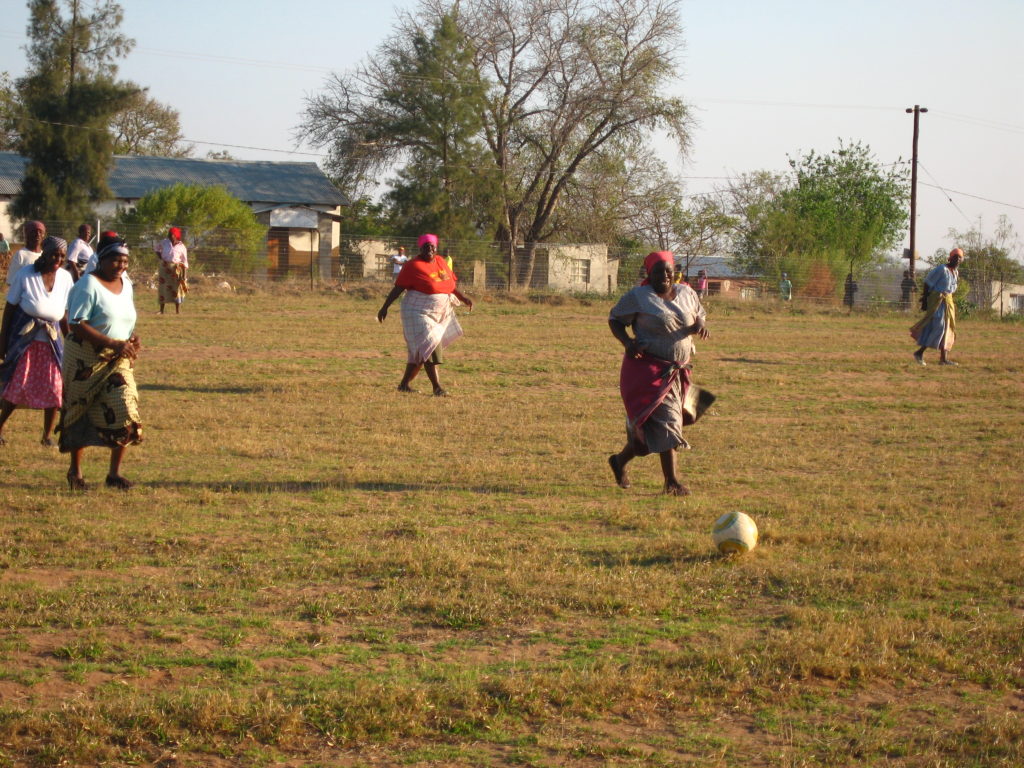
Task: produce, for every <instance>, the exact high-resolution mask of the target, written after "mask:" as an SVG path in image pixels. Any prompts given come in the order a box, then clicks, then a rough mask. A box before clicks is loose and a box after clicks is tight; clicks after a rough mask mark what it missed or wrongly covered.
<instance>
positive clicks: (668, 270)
mask: <svg viewBox="0 0 1024 768" xmlns="http://www.w3.org/2000/svg"><path fill="white" fill-rule="evenodd" d="M418 245H419V253H418V254H417V256H416V258H414V259H411V260H410V261H408V262H407V263H406V264H405V265H404V266H403V267H402V269H401V271H400V272H399V273H398V275H397V277H396V278H395V286H394V288H392V289H391V292H390V293H389V294H388V296H387V298H386V299H385V300H384V304H383V306H381V308H380V311H379V312H378V313H377V320H378V321H379V322H384V320H385V318H386V317H387V314H388V307H390V306H391V304H392V302H394V301H395V299H397V298H398V297H399V296H401V295H402V294H403V293H404V294H405V296H404V298H403V299H402V331H403V334H404V336H405V342H406V348H407V351H408V357H407V359H406V366H405V372H404V374H403V376H402V380H401V382H399V384H398V389H399V391H401V392H411V391H413V390H412V389H411V387H410V383H411V382H412V380H413V379H414V378H415V377H416V375H417V374H418V373H419V371H420V370H421V369H422V368H425V369H426V371H427V377H428V378H429V379H430V383H431V384H432V385H433V388H434V394H435V395H437V396H440V397H443V396H446V395H447V392H446V391H445V390H444V389H443V388H442V387H441V383H440V381H439V379H438V374H437V366H438V365H439V364H440V363H441V350H442V349H444V348H445V347H446V346H448V344H450V343H451V342H453V341H455V339H457V338H459V337H460V336H461V335H462V328H461V326H460V325H459V322H458V320H457V319H456V317H455V312H454V308H455V307H456V306H458V305H459V304H460V303H461V304H465V305H467V306H468V307H470V309H472V306H473V302H472V301H470V299H468V298H467V297H466V296H464V295H463V294H462V293H460V292H459V290H458V289H457V287H456V286H457V280H456V277H455V275H454V274H453V273H452V270H451V268H450V267H448V265H447V264H446V263H445V260H444V259H442V258H441V257H439V256H438V255H437V245H438V241H437V237H436V236H435V235H430V234H428V235H423V236H421V237H420V238H419V243H418ZM675 271H676V270H675V259H674V257H673V255H672V253H671V252H670V251H657V252H655V253H651V254H650V255H648V256H647V258H646V259H645V261H644V275H645V278H644V280H643V282H642V283H641V284H640V285H639V286H637V287H635V288H633V289H632V290H631V291H629V292H628V293H626V294H625V295H624V296H623V297H622V298H621V299H619V302H618V303H617V304H616V305H615V306H614V307H613V308H612V311H611V316H610V317H609V320H608V325H609V327H610V328H611V332H612V335H613V336H614V337H615V338H616V339H617V340H618V341H619V343H620V344H622V346H623V347H624V349H625V355H624V356H623V359H622V367H621V372H620V377H619V388H620V393H621V395H622V400H623V403H624V405H625V406H626V444H625V446H624V447H623V449H622V450H621V451H619V452H618V453H615V454H612V455H611V456H609V457H608V464H609V466H610V467H611V471H612V475H613V476H614V478H615V482H616V483H617V484H618V485H619V487H621V488H629V487H630V482H629V475H628V472H627V465H628V464H629V462H630V461H632V460H633V459H634V458H635V457H637V456H646V455H648V454H650V453H657V454H658V455H659V456H660V458H661V469H662V473H663V475H664V478H665V485H664V490H665V493H667V494H671V495H685V494H687V493H689V490H688V489H687V488H686V486H685V485H683V484H682V482H680V480H679V476H678V470H677V467H676V465H677V454H678V451H679V449H680V448H688V447H689V445H688V444H687V442H686V440H685V439H684V438H683V435H682V429H683V427H684V426H686V425H689V424H692V423H694V422H695V421H696V420H697V419H698V418H700V416H701V414H702V413H703V412H704V411H705V410H706V409H707V407H708V406H709V405H710V404H711V403H712V402H713V401H714V396H713V395H711V394H710V393H709V392H707V391H706V390H701V389H700V388H699V387H696V386H694V385H693V383H692V381H691V376H690V370H691V364H690V357H691V355H692V354H693V338H694V337H697V338H700V339H707V338H708V337H709V335H710V334H709V332H708V329H707V326H706V325H705V319H706V314H705V311H704V308H703V307H702V306H701V303H700V298H699V297H698V295H697V293H696V292H695V291H694V290H693V289H692V288H690V286H689V285H687V284H686V283H679V282H676V280H675ZM630 329H632V335H630Z"/></svg>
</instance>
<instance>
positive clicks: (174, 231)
mask: <svg viewBox="0 0 1024 768" xmlns="http://www.w3.org/2000/svg"><path fill="white" fill-rule="evenodd" d="M167 236H168V237H173V238H175V239H176V240H181V230H180V229H178V227H171V228H170V229H169V230H167Z"/></svg>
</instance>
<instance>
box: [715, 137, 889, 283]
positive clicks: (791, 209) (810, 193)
mask: <svg viewBox="0 0 1024 768" xmlns="http://www.w3.org/2000/svg"><path fill="white" fill-rule="evenodd" d="M789 164H790V167H791V168H792V174H791V175H789V176H783V175H780V174H772V173H769V172H767V171H762V172H758V173H755V174H750V175H747V176H744V177H742V178H741V179H740V180H739V181H738V182H735V183H733V184H730V185H729V187H728V188H727V189H725V190H723V197H724V198H725V200H726V208H727V210H728V212H729V213H731V214H732V215H734V216H735V217H736V221H737V225H736V228H735V231H734V233H733V252H734V261H735V263H736V265H737V266H738V267H739V268H740V269H743V270H744V271H747V272H750V273H753V274H761V275H763V276H765V277H767V278H770V279H772V280H777V279H778V278H779V277H780V275H781V273H782V272H787V273H788V274H789V276H790V278H791V279H792V281H793V283H794V285H796V286H797V287H798V288H802V289H803V290H802V293H804V295H811V294H814V295H832V294H833V293H834V290H835V288H836V287H837V285H838V284H839V283H840V282H841V281H842V279H843V278H844V277H845V276H846V275H847V274H849V273H851V272H852V273H854V275H857V274H860V272H861V271H862V270H863V269H864V268H865V267H866V266H867V265H868V264H870V263H872V262H880V261H882V260H883V259H884V253H885V251H886V250H887V249H891V248H893V247H894V246H895V245H897V244H898V243H899V241H900V238H901V237H902V236H903V228H904V226H905V224H906V221H907V212H906V199H907V194H908V185H907V173H906V170H905V169H903V168H901V167H900V165H899V164H898V163H897V164H893V165H891V166H885V165H882V164H881V163H879V162H878V161H877V160H876V159H875V158H874V156H873V155H872V153H871V150H870V148H869V147H868V146H867V145H864V144H860V143H858V142H853V143H849V144H844V143H843V142H840V144H839V148H838V149H837V150H833V151H832V152H830V153H828V154H818V153H817V152H814V151H811V152H809V153H808V154H806V155H803V156H800V157H797V158H792V157H791V158H790V160H789ZM823 267H826V268H827V272H830V273H831V275H832V279H831V281H829V280H822V276H823V275H824V274H825V270H823ZM830 282H831V285H829V283H830ZM809 283H813V284H814V285H815V288H814V290H813V291H811V293H808V290H807V287H808V284H809Z"/></svg>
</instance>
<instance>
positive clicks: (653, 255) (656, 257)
mask: <svg viewBox="0 0 1024 768" xmlns="http://www.w3.org/2000/svg"><path fill="white" fill-rule="evenodd" d="M659 261H664V262H666V263H667V264H671V265H672V266H675V263H676V259H675V256H673V255H672V251H651V252H650V253H648V254H647V258H646V259H644V269H645V270H646V272H647V277H645V278H644V281H643V282H642V283H640V285H647V284H648V283H650V281H651V270H652V269H654V265H655V264H657V263H658V262H659Z"/></svg>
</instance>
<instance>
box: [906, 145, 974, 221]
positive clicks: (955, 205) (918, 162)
mask: <svg viewBox="0 0 1024 768" xmlns="http://www.w3.org/2000/svg"><path fill="white" fill-rule="evenodd" d="M917 164H918V165H919V166H921V170H923V171H924V172H925V173H927V174H928V176H929V177H930V178H931V180H932V181H934V182H935V186H936V187H937V188H938V189H940V190H942V194H944V195H945V196H946V199H947V200H949V202H950V205H952V206H953V207H954V208H956V209H957V210H958V211H960V215H961V216H963V217H964V219H965V220H966V221H967V223H968V224H973V223H974V222H972V221H971V219H970V217H968V215H967V214H966V213H964V212H963V210H962V209H961V208H960V206H959V205H957V204H956V203H955V202H953V198H952V197H950V196H949V193H948V192H947V191H946V189H945V187H942V186H940V185H939V180H938V179H936V178H935V174H933V173H932V172H931V171H929V170H928V169H927V168H925V167H924V163H922V162H921V161H920V160H918V161H917ZM921 183H922V184H923V183H924V182H921ZM928 186H932V185H931V184H929V185H928Z"/></svg>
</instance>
